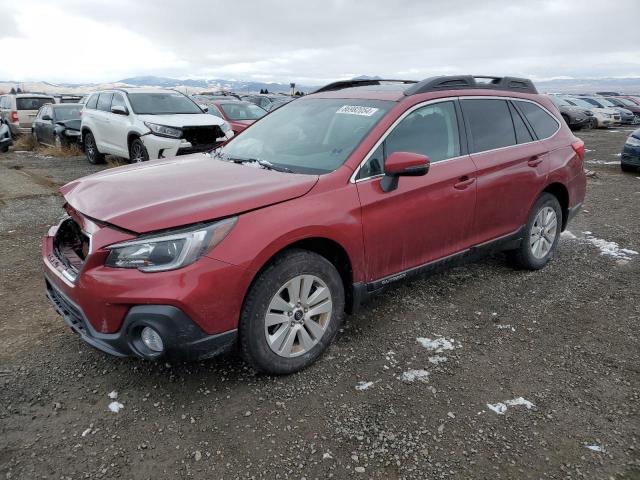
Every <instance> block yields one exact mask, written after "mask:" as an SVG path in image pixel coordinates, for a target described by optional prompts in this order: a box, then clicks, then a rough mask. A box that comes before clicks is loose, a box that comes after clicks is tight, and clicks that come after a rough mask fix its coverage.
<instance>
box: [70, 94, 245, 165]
mask: <svg viewBox="0 0 640 480" xmlns="http://www.w3.org/2000/svg"><path fill="white" fill-rule="evenodd" d="M81 132H82V142H83V145H84V149H85V153H86V155H87V160H89V162H91V163H101V162H102V161H104V155H105V154H110V155H116V156H118V157H124V158H128V159H129V160H130V161H132V162H143V161H145V160H149V159H156V158H167V157H174V156H176V155H184V154H188V153H195V152H204V151H208V150H211V149H212V148H214V147H215V146H216V145H217V144H219V143H221V142H224V141H226V140H228V139H230V138H231V137H233V131H232V130H231V127H230V126H229V124H227V123H226V122H225V121H224V120H222V119H220V118H218V117H215V116H213V115H210V114H208V113H206V111H205V110H203V109H202V108H201V107H200V106H199V105H198V104H197V103H195V102H194V101H193V100H191V99H190V98H189V97H187V96H186V95H184V94H182V93H180V92H177V91H175V90H161V89H142V88H123V89H114V90H104V91H100V92H96V93H94V94H92V95H91V96H90V97H89V98H88V99H87V101H86V103H85V105H84V108H83V110H82V126H81Z"/></svg>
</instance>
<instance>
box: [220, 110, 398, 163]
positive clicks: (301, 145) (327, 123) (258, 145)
mask: <svg viewBox="0 0 640 480" xmlns="http://www.w3.org/2000/svg"><path fill="white" fill-rule="evenodd" d="M393 105H394V102H390V101H382V100H354V99H322V98H310V99H304V100H297V101H295V102H291V103H289V104H287V105H285V106H283V107H281V108H279V109H277V110H275V111H274V112H272V113H270V114H269V115H267V116H266V117H264V118H263V119H262V120H260V121H259V122H257V123H256V124H255V125H253V126H252V127H251V128H249V129H248V130H245V131H244V132H243V133H242V135H239V136H238V137H236V138H235V139H233V140H231V141H230V142H229V143H227V144H226V145H225V146H224V147H223V148H222V149H221V150H219V152H220V154H221V155H222V156H223V157H225V156H226V157H229V158H231V159H236V160H242V159H257V160H265V161H267V162H270V163H272V164H274V165H280V166H284V167H287V168H289V169H290V170H292V171H293V172H296V173H320V174H322V173H328V172H332V171H333V170H335V169H336V168H338V167H339V166H340V165H342V164H343V163H344V161H345V160H346V159H347V157H348V156H349V155H350V154H351V152H353V150H354V149H355V148H356V147H357V146H358V144H359V143H360V141H361V140H362V139H363V138H364V137H365V135H367V133H369V131H370V130H371V129H372V128H373V126H374V125H375V124H376V123H378V121H379V120H380V119H381V118H382V117H383V116H384V114H385V113H386V112H387V111H388V110H389V109H391V107H393Z"/></svg>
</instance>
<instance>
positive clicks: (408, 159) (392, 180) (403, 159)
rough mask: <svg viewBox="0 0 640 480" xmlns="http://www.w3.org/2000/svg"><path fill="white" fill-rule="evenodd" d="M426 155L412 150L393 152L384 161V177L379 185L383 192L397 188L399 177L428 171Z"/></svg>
mask: <svg viewBox="0 0 640 480" xmlns="http://www.w3.org/2000/svg"><path fill="white" fill-rule="evenodd" d="M429 166H430V161H429V157H427V156H426V155H421V154H419V153H413V152H393V153H392V154H391V155H389V156H388V157H387V159H386V161H385V162H384V177H383V178H382V180H381V181H380V186H381V187H382V190H383V191H385V192H390V191H391V190H395V189H396V188H398V178H399V177H420V176H422V175H426V174H427V172H428V171H429Z"/></svg>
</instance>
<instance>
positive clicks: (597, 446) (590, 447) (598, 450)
mask: <svg viewBox="0 0 640 480" xmlns="http://www.w3.org/2000/svg"><path fill="white" fill-rule="evenodd" d="M587 448H588V449H589V450H593V451H594V452H604V448H602V447H601V446H600V445H587Z"/></svg>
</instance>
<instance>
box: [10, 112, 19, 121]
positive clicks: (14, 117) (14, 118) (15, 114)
mask: <svg viewBox="0 0 640 480" xmlns="http://www.w3.org/2000/svg"><path fill="white" fill-rule="evenodd" d="M9 121H10V122H11V123H16V122H17V121H18V112H16V111H15V110H14V111H13V112H11V115H10V117H9Z"/></svg>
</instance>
